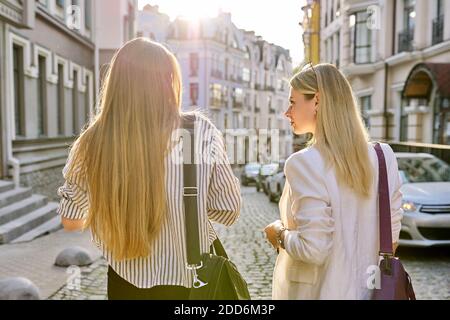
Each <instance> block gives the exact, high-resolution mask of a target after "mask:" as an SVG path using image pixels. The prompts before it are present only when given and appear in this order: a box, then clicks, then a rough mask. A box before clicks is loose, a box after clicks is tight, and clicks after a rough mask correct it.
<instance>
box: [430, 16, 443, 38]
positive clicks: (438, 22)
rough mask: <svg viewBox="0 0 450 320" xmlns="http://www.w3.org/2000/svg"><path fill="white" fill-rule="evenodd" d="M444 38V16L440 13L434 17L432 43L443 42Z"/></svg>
mask: <svg viewBox="0 0 450 320" xmlns="http://www.w3.org/2000/svg"><path fill="white" fill-rule="evenodd" d="M443 40H444V16H443V15H440V16H439V17H437V18H434V19H433V35H432V45H435V44H438V43H441V42H442V41H443Z"/></svg>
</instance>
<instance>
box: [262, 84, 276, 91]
mask: <svg viewBox="0 0 450 320" xmlns="http://www.w3.org/2000/svg"><path fill="white" fill-rule="evenodd" d="M264 90H266V91H271V92H275V87H272V86H268V85H266V86H265V87H264Z"/></svg>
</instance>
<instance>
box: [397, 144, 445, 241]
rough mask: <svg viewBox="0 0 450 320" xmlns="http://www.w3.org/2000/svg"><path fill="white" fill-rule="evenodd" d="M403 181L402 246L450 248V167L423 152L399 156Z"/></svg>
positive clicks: (398, 154) (400, 154)
mask: <svg viewBox="0 0 450 320" xmlns="http://www.w3.org/2000/svg"><path fill="white" fill-rule="evenodd" d="M396 156H397V161H398V166H399V172H400V175H401V177H402V180H403V185H402V187H401V189H400V190H401V192H402V193H403V210H404V216H403V220H402V230H401V234H400V242H399V244H400V245H403V246H414V247H429V246H442V245H450V166H449V165H448V164H447V163H445V162H444V161H442V160H440V159H439V158H437V157H435V156H432V155H430V154H422V153H396Z"/></svg>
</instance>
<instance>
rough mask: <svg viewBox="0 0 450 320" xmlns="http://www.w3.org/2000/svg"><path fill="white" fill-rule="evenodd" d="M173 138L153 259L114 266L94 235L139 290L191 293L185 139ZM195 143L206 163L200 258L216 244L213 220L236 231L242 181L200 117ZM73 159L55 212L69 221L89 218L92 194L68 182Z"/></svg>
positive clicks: (201, 166) (200, 175)
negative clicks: (164, 212) (169, 288)
mask: <svg viewBox="0 0 450 320" xmlns="http://www.w3.org/2000/svg"><path fill="white" fill-rule="evenodd" d="M175 137H176V139H173V141H175V142H174V144H173V148H172V149H171V152H170V153H169V154H168V156H167V157H166V159H165V168H166V172H165V190H166V195H167V202H166V203H167V208H168V210H167V216H166V219H165V221H164V223H163V226H162V230H161V233H160V235H159V237H158V238H157V239H156V240H155V241H153V243H152V245H151V251H150V252H151V253H150V255H149V256H147V257H144V258H136V259H131V260H124V261H115V260H114V259H113V258H112V254H111V252H109V251H108V250H107V249H105V248H104V246H103V244H102V241H101V239H98V238H97V237H96V236H95V235H93V234H92V241H93V242H94V243H95V244H96V245H97V247H98V248H99V249H100V250H101V251H102V253H103V256H104V257H105V259H106V260H107V261H108V263H109V265H110V266H111V267H112V268H113V269H114V271H115V272H116V273H117V274H119V275H120V276H121V277H122V278H124V279H125V280H127V281H128V282H130V283H132V284H133V285H135V286H136V287H138V288H151V287H154V286H158V285H175V286H184V287H187V288H191V287H192V283H193V279H192V274H191V272H190V271H189V270H188V269H187V268H186V262H187V254H186V232H185V231H186V230H185V215H184V209H183V208H184V203H183V152H182V146H183V140H185V138H182V136H181V135H177V136H175ZM195 137H196V141H195V143H196V149H195V150H196V158H202V157H203V161H198V162H196V163H197V186H198V193H199V197H198V212H199V235H200V249H201V251H202V253H206V252H209V247H210V245H211V244H212V242H213V241H214V239H216V234H215V232H214V229H213V228H212V226H211V223H210V220H211V221H214V222H217V223H220V224H224V225H226V226H230V225H232V224H233V223H234V222H235V221H236V220H237V219H238V217H239V213H240V206H241V195H240V186H239V180H238V179H237V178H236V177H235V176H234V174H233V171H232V169H231V166H230V164H229V161H228V158H227V155H226V151H225V146H224V143H223V138H222V136H221V133H220V132H219V131H218V130H217V129H216V128H215V127H214V125H213V124H212V123H211V122H210V121H209V120H207V119H206V118H204V117H203V116H201V115H196V121H195ZM198 155H202V157H198ZM71 158H72V155H71V154H70V155H69V157H68V160H67V164H66V166H65V167H64V169H63V176H64V179H65V183H64V185H63V186H61V187H60V188H58V195H59V196H60V197H61V201H60V204H59V207H58V210H57V212H58V214H60V215H61V216H62V217H65V218H67V219H72V220H78V219H80V220H81V219H85V218H86V217H87V215H88V214H89V199H88V192H87V189H88V188H87V186H86V182H85V181H84V179H83V178H82V177H81V176H80V175H78V176H75V177H74V178H72V179H71V180H70V181H69V180H68V177H67V174H66V173H67V169H68V165H69V163H70V161H71ZM205 160H206V161H205ZM149 183H150V182H149Z"/></svg>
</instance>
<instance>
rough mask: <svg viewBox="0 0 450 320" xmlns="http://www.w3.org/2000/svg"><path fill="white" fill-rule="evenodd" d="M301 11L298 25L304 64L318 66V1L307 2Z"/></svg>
mask: <svg viewBox="0 0 450 320" xmlns="http://www.w3.org/2000/svg"><path fill="white" fill-rule="evenodd" d="M302 11H303V19H302V21H301V22H300V25H301V26H302V29H303V44H304V46H303V47H304V57H305V62H306V63H308V62H311V63H313V64H318V63H319V62H320V13H321V11H320V1H319V0H307V1H306V5H305V6H303V7H302Z"/></svg>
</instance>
